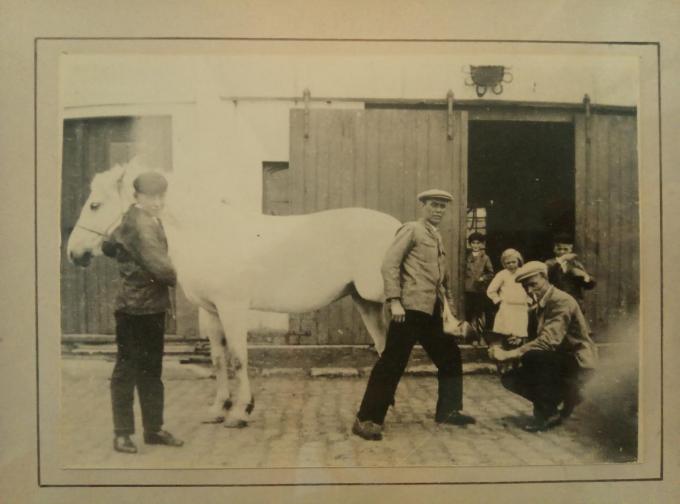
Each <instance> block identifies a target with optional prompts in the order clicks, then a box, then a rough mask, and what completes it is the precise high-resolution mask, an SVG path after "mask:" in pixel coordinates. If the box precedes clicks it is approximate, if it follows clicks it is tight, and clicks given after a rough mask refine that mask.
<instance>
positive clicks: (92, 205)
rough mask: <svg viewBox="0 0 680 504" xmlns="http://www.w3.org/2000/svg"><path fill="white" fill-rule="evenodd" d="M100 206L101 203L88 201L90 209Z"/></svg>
mask: <svg viewBox="0 0 680 504" xmlns="http://www.w3.org/2000/svg"><path fill="white" fill-rule="evenodd" d="M100 206H101V203H90V210H97V209H98V208H99V207H100Z"/></svg>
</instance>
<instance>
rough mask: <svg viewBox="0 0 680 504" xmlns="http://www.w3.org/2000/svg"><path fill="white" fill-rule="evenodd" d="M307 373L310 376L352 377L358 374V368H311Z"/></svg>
mask: <svg viewBox="0 0 680 504" xmlns="http://www.w3.org/2000/svg"><path fill="white" fill-rule="evenodd" d="M309 375H310V376H311V377H312V378H352V377H357V376H359V370H358V369H356V368H332V367H322V368H312V369H310V370H309Z"/></svg>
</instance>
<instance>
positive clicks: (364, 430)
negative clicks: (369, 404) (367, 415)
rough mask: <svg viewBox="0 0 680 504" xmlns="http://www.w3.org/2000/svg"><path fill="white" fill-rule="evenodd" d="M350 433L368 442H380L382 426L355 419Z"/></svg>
mask: <svg viewBox="0 0 680 504" xmlns="http://www.w3.org/2000/svg"><path fill="white" fill-rule="evenodd" d="M352 433H353V434H356V435H357V436H359V437H360V438H364V439H367V440H369V441H380V440H381V439H382V425H380V424H377V423H375V422H371V421H370V420H366V421H365V422H362V421H361V420H359V419H358V418H356V419H355V420H354V425H353V426H352Z"/></svg>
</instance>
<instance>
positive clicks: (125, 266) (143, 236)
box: [102, 205, 177, 315]
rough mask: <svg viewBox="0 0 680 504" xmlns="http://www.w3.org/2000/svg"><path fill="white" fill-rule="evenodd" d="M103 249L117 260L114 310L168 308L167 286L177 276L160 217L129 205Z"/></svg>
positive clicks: (140, 312) (138, 312) (135, 312)
mask: <svg viewBox="0 0 680 504" xmlns="http://www.w3.org/2000/svg"><path fill="white" fill-rule="evenodd" d="M102 250H103V252H104V254H106V255H107V256H109V257H113V258H115V259H116V260H117V261H118V268H119V272H120V277H121V279H122V282H121V288H120V291H119V292H118V296H117V297H116V306H115V311H116V312H120V313H127V314H130V315H149V314H152V313H162V312H165V311H167V310H168V308H170V295H169V289H168V287H171V286H174V285H175V283H176V282H177V278H176V275H175V270H174V268H173V266H172V263H171V262H170V258H169V257H168V242H167V240H166V238H165V232H164V231H163V227H162V225H161V223H160V221H159V220H157V219H155V218H154V217H153V216H152V215H151V214H149V213H148V212H146V211H144V210H142V209H141V208H139V207H137V206H135V205H132V206H131V207H130V208H129V210H128V211H127V212H126V213H125V215H124V216H123V220H122V222H121V225H120V226H119V227H118V228H117V229H116V231H114V233H113V234H112V236H111V238H110V239H109V240H108V241H106V242H104V244H103V245H102Z"/></svg>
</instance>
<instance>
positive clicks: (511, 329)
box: [486, 249, 530, 345]
mask: <svg viewBox="0 0 680 504" xmlns="http://www.w3.org/2000/svg"><path fill="white" fill-rule="evenodd" d="M501 263H502V264H503V267H504V268H505V269H503V270H501V271H499V272H498V273H497V274H496V276H495V277H494V278H493V280H492V281H491V283H490V284H489V287H488V288H487V290H486V295H487V296H489V298H490V299H491V301H493V302H494V304H496V305H498V304H500V306H499V309H498V313H497V314H496V319H495V321H494V325H493V331H494V332H496V333H500V334H505V335H507V336H508V342H509V343H510V344H512V345H517V344H522V343H523V342H525V341H526V337H527V326H528V325H529V310H528V308H529V301H530V299H529V296H527V293H526V292H525V291H524V288H523V287H522V285H521V284H519V283H517V282H515V272H516V271H517V268H519V267H520V266H521V265H522V264H523V263H524V260H523V259H522V255H521V254H520V253H519V252H518V251H516V250H515V249H507V250H506V251H504V252H503V254H501Z"/></svg>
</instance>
